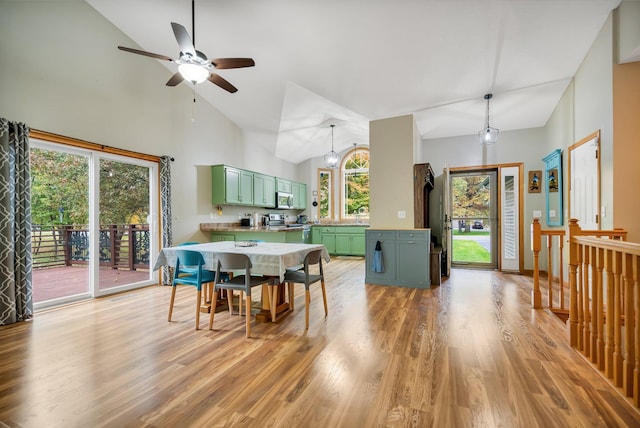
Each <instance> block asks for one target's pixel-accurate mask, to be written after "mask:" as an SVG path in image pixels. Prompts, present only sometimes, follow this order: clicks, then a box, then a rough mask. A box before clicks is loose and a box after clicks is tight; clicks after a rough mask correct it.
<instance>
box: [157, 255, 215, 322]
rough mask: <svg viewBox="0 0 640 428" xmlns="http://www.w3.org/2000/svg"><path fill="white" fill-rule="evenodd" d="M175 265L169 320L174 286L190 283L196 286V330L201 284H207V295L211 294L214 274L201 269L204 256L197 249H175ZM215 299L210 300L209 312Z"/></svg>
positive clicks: (170, 313) (212, 311) (198, 317)
mask: <svg viewBox="0 0 640 428" xmlns="http://www.w3.org/2000/svg"><path fill="white" fill-rule="evenodd" d="M176 256H177V260H176V266H175V268H174V271H173V283H172V284H171V302H170V303H169V318H168V321H169V322H170V321H171V315H172V313H173V303H174V301H175V297H176V286H177V285H178V284H180V285H191V286H194V287H196V290H197V297H196V330H198V329H199V328H200V305H201V301H202V285H203V284H209V295H211V294H212V293H211V289H212V288H213V283H214V282H215V279H216V276H215V273H214V272H213V271H210V270H206V269H203V266H204V258H203V257H202V254H200V253H199V252H197V251H191V250H177V251H176ZM216 301H217V298H216V299H212V301H211V313H214V312H215V308H216V305H215V302H216Z"/></svg>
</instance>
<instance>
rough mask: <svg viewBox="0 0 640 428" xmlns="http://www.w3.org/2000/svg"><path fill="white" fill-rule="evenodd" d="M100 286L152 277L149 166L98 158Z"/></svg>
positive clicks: (119, 284)
mask: <svg viewBox="0 0 640 428" xmlns="http://www.w3.org/2000/svg"><path fill="white" fill-rule="evenodd" d="M99 164H100V166H99V171H100V172H99V182H100V186H99V187H100V190H99V194H100V198H99V201H100V202H99V221H98V224H99V231H98V236H99V242H98V254H99V256H100V257H99V258H100V260H99V275H98V277H99V280H98V289H99V291H103V290H106V289H113V288H115V287H121V286H126V285H129V284H132V283H136V282H140V281H145V280H148V279H149V278H150V269H149V267H150V250H151V249H150V245H151V239H150V228H149V223H150V218H151V209H150V207H151V203H150V182H151V179H150V177H151V176H150V174H151V169H150V168H149V167H148V166H144V165H138V164H134V163H127V162H123V161H121V160H116V159H110V158H104V157H102V158H100V161H99Z"/></svg>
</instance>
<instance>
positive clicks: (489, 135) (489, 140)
mask: <svg viewBox="0 0 640 428" xmlns="http://www.w3.org/2000/svg"><path fill="white" fill-rule="evenodd" d="M491 98H493V94H487V95H485V96H484V99H485V100H487V121H486V125H485V127H484V128H483V129H481V130H480V131H479V132H478V137H480V144H482V145H488V144H495V143H496V142H497V141H498V134H499V133H500V130H499V129H498V128H493V127H491V126H490V125H489V100H491Z"/></svg>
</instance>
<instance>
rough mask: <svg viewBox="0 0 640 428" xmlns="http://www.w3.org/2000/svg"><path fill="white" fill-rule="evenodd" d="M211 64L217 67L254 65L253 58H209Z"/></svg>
mask: <svg viewBox="0 0 640 428" xmlns="http://www.w3.org/2000/svg"><path fill="white" fill-rule="evenodd" d="M211 64H213V66H214V67H215V68H219V69H224V68H243V67H253V66H254V65H256V63H255V62H254V61H253V58H216V59H214V60H211Z"/></svg>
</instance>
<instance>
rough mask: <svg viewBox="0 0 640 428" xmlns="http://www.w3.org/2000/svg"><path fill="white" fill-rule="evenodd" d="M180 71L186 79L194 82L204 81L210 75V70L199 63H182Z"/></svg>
mask: <svg viewBox="0 0 640 428" xmlns="http://www.w3.org/2000/svg"><path fill="white" fill-rule="evenodd" d="M178 71H179V72H180V74H181V75H182V77H184V79H185V80H188V81H189V82H193V83H194V84H196V83H202V82H204V81H205V80H206V79H207V77H209V72H208V71H207V70H206V69H205V68H203V67H201V66H200V65H198V64H180V65H179V66H178Z"/></svg>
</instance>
